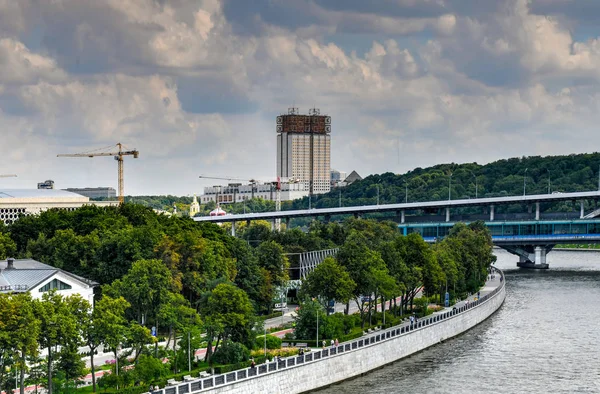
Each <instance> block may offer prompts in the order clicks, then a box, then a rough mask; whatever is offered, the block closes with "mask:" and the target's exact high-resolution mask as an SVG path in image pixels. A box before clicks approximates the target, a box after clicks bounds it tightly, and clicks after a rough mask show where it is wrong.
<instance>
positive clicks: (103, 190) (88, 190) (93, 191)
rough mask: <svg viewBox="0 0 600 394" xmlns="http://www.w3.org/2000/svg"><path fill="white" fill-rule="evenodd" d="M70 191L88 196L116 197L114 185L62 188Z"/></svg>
mask: <svg viewBox="0 0 600 394" xmlns="http://www.w3.org/2000/svg"><path fill="white" fill-rule="evenodd" d="M64 190H66V191H68V192H71V193H76V194H81V195H82V196H85V197H89V198H112V199H116V198H117V191H116V190H115V188H114V187H80V188H75V187H70V188H66V189H64Z"/></svg>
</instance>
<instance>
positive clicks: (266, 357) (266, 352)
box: [264, 325, 267, 360]
mask: <svg viewBox="0 0 600 394" xmlns="http://www.w3.org/2000/svg"><path fill="white" fill-rule="evenodd" d="M264 327H265V360H266V359H267V326H266V325H265V326H264Z"/></svg>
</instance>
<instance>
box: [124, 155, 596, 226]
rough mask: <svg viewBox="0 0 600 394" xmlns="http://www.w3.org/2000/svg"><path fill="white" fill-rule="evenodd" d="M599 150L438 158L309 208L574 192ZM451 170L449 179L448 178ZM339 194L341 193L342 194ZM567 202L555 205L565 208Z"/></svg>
mask: <svg viewBox="0 0 600 394" xmlns="http://www.w3.org/2000/svg"><path fill="white" fill-rule="evenodd" d="M599 167H600V153H585V154H577V155H575V154H573V155H567V156H545V157H541V156H531V157H521V158H511V159H505V160H498V161H495V162H493V163H489V164H486V165H480V164H477V163H465V164H455V163H450V164H438V165H436V166H433V167H428V168H415V169H414V170H412V171H409V172H407V173H405V174H398V175H396V174H393V173H391V172H388V173H385V174H379V175H370V176H368V177H366V178H365V179H363V180H362V181H357V182H355V183H353V184H352V185H350V186H347V187H344V188H338V189H334V190H332V191H331V192H329V193H327V194H324V195H315V196H313V197H312V201H311V206H312V207H313V208H327V207H337V206H339V205H340V200H341V204H342V206H353V205H371V204H376V203H377V194H378V193H377V189H379V203H380V204H390V203H401V202H404V201H408V202H419V201H434V200H447V199H448V186H449V183H450V188H451V193H450V194H451V195H450V197H451V198H452V199H453V200H454V199H461V198H475V196H476V195H477V197H480V198H481V197H498V196H515V195H522V194H523V183H524V182H523V181H525V192H526V193H527V194H542V193H548V192H550V193H552V192H576V191H590V190H598V170H599ZM450 175H452V179H451V182H450ZM340 197H341V198H340ZM126 201H127V202H134V203H136V204H141V205H144V206H147V207H151V208H154V209H161V210H166V211H169V212H173V207H174V206H176V207H177V210H178V212H181V213H187V212H188V210H189V204H190V203H191V201H192V198H191V197H176V196H127V197H126ZM308 205H309V202H308V197H306V198H303V199H299V200H294V201H284V202H283V203H282V209H283V210H289V209H306V208H308ZM215 206H216V205H215V203H209V204H205V205H201V206H200V216H203V215H208V213H209V212H210V211H211V210H212V209H214V208H215ZM223 208H224V209H225V210H226V211H227V212H229V213H235V214H239V213H244V212H265V211H273V210H275V203H274V202H272V201H266V200H260V199H254V200H249V201H247V202H246V203H245V204H243V203H237V204H227V205H224V206H223ZM571 208H572V207H571V206H570V205H569V204H566V203H565V204H562V205H560V206H556V207H555V208H554V209H558V210H563V211H564V210H569V209H571Z"/></svg>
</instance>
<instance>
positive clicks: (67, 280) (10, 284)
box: [0, 258, 98, 305]
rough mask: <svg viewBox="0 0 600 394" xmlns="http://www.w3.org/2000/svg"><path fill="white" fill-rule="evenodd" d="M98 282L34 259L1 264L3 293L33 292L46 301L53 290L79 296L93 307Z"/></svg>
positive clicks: (33, 294) (10, 259) (0, 282)
mask: <svg viewBox="0 0 600 394" xmlns="http://www.w3.org/2000/svg"><path fill="white" fill-rule="evenodd" d="M96 286H98V283H96V282H94V281H92V280H89V279H85V278H82V277H81V276H78V275H74V274H72V273H70V272H67V271H64V270H61V269H60V268H56V267H52V266H49V265H47V264H44V263H40V262H39V261H36V260H32V259H17V260H15V259H12V258H9V259H7V260H5V261H0V294H2V293H27V292H28V293H30V294H31V297H32V298H34V299H39V298H42V296H43V295H44V293H46V292H48V291H50V290H56V292H57V293H58V294H60V295H62V296H65V297H67V296H70V295H73V294H79V295H80V296H81V297H82V298H83V299H84V300H86V301H88V302H89V303H90V304H92V305H93V302H94V287H96Z"/></svg>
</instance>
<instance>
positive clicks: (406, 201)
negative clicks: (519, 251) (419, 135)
mask: <svg viewBox="0 0 600 394" xmlns="http://www.w3.org/2000/svg"><path fill="white" fill-rule="evenodd" d="M599 168H600V167H599ZM598 177H599V178H598V179H600V175H598ZM598 182H599V183H598V190H600V181H598ZM404 203H405V204H408V182H407V181H406V179H405V180H404Z"/></svg>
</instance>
